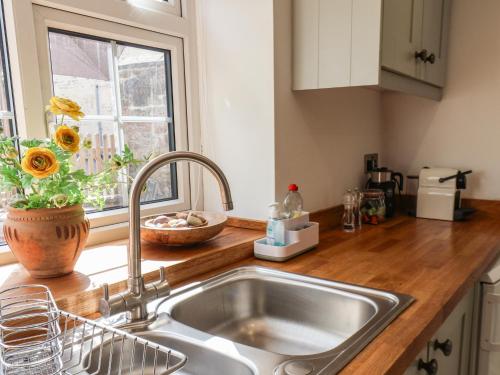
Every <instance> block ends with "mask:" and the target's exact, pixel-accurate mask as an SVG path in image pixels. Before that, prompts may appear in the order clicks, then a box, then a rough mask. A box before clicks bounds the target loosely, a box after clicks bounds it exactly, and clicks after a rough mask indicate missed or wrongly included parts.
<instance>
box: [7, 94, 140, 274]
mask: <svg viewBox="0 0 500 375" xmlns="http://www.w3.org/2000/svg"><path fill="white" fill-rule="evenodd" d="M47 111H48V112H50V113H52V114H53V115H55V118H56V122H55V124H54V131H53V132H52V133H53V135H52V137H51V138H50V139H27V140H19V139H17V138H15V137H11V138H8V137H3V138H0V188H2V189H9V190H14V189H15V190H16V191H17V195H16V196H15V197H14V198H13V199H12V200H11V202H10V203H9V205H8V207H7V217H6V220H5V222H4V227H3V232H4V237H5V240H6V242H7V244H8V245H9V247H10V249H11V250H12V252H13V253H14V255H15V256H16V258H17V259H18V261H19V262H20V263H21V264H22V265H23V266H24V267H25V268H26V269H27V270H28V272H29V273H30V274H31V276H32V277H34V278H47V277H57V276H62V275H65V274H68V273H71V272H72V271H73V268H74V266H75V263H76V261H77V260H78V257H79V256H80V253H81V251H82V250H83V248H84V246H85V244H86V241H87V238H88V235H89V221H88V219H87V218H86V217H85V212H84V209H83V205H84V204H89V205H92V206H94V207H101V208H102V207H103V206H104V203H105V199H104V194H103V192H104V190H106V189H109V188H110V187H112V186H113V185H116V183H117V181H118V178H117V177H118V173H120V171H121V170H123V169H124V168H126V167H128V166H129V165H131V164H136V163H138V162H139V161H138V160H136V159H134V155H133V153H132V152H131V151H130V149H129V148H128V147H127V146H125V148H124V151H123V152H122V153H121V154H116V155H114V156H113V157H112V158H111V159H110V160H108V161H104V162H105V163H104V168H103V170H102V171H100V172H98V173H95V174H87V173H86V172H85V171H84V170H83V169H75V168H74V167H73V165H72V163H71V159H72V158H73V155H74V154H75V153H77V152H79V150H80V148H81V147H85V148H90V147H92V145H91V141H90V140H82V139H80V135H79V129H78V127H76V126H68V125H66V124H65V123H64V117H65V116H69V117H71V118H72V119H73V120H75V121H77V122H78V121H80V120H81V119H82V118H83V117H84V114H83V113H82V112H81V109H80V106H79V105H78V104H77V103H75V102H73V101H71V100H69V99H65V98H59V97H53V98H52V99H51V100H50V105H49V106H47ZM58 115H59V116H60V117H61V119H60V121H59V124H58V121H57V116H58Z"/></svg>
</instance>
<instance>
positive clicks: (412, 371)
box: [403, 345, 428, 375]
mask: <svg viewBox="0 0 500 375" xmlns="http://www.w3.org/2000/svg"><path fill="white" fill-rule="evenodd" d="M427 358H428V355H427V345H426V346H425V348H424V349H423V350H422V351H421V352H420V354H419V355H418V357H417V358H416V359H415V360H414V361H413V362H412V364H411V365H410V367H408V369H407V370H406V371H405V373H404V374H403V375H426V372H425V371H424V370H419V369H418V362H419V361H420V360H422V361H427Z"/></svg>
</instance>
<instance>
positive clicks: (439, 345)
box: [433, 339, 453, 357]
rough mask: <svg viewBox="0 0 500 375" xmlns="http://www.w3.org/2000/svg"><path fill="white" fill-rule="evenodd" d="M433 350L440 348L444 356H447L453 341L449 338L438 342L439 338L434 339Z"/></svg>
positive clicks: (449, 353)
mask: <svg viewBox="0 0 500 375" xmlns="http://www.w3.org/2000/svg"><path fill="white" fill-rule="evenodd" d="M433 346H434V350H441V351H442V352H443V354H444V355H445V357H449V356H450V355H451V352H452V351H453V342H452V341H451V340H450V339H447V340H446V341H443V342H439V340H435V341H434V345H433Z"/></svg>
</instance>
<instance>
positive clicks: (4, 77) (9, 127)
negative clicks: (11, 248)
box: [0, 1, 16, 245]
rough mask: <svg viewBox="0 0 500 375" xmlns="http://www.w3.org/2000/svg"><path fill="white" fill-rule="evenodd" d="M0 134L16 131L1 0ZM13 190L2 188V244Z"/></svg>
mask: <svg viewBox="0 0 500 375" xmlns="http://www.w3.org/2000/svg"><path fill="white" fill-rule="evenodd" d="M0 34H1V35H0V136H7V137H11V136H14V135H15V133H16V124H15V117H14V105H13V99H12V86H11V82H10V69H9V60H8V53H7V38H6V35H5V24H4V15H3V3H2V2H1V1H0ZM13 194H15V192H13V191H5V190H3V191H2V190H0V245H4V244H5V241H4V238H3V230H2V222H3V220H4V216H5V206H6V205H7V202H8V200H9V199H10V197H11V196H12V195H13Z"/></svg>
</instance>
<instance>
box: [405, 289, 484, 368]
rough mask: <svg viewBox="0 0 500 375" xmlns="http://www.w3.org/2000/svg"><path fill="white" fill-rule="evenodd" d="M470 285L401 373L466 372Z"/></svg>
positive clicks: (470, 302) (472, 292) (471, 293)
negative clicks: (460, 299)
mask: <svg viewBox="0 0 500 375" xmlns="http://www.w3.org/2000/svg"><path fill="white" fill-rule="evenodd" d="M473 306H474V288H471V290H470V291H469V292H468V293H467V295H466V296H465V297H464V298H463V299H462V301H460V303H459V304H458V305H457V307H456V308H455V310H453V311H452V313H451V314H450V315H449V316H448V318H447V319H446V321H445V322H444V323H443V325H442V326H441V327H440V328H439V330H438V331H437V332H436V333H435V335H434V336H433V337H432V339H431V340H430V341H429V342H428V343H427V345H426V347H425V348H424V349H423V350H422V352H421V353H420V355H419V356H418V357H417V358H416V359H415V360H414V361H413V362H412V364H411V366H410V367H409V368H408V369H407V370H406V372H405V375H468V374H469V360H470V353H471V334H472V313H473Z"/></svg>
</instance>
